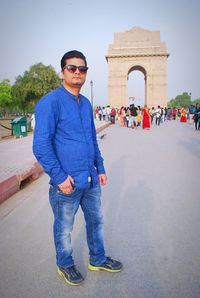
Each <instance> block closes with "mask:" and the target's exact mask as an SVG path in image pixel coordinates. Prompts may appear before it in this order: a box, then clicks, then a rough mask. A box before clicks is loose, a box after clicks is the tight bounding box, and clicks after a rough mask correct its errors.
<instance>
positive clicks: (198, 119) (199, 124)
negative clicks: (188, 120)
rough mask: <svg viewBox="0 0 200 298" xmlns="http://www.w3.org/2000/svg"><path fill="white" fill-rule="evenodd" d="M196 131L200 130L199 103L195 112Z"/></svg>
mask: <svg viewBox="0 0 200 298" xmlns="http://www.w3.org/2000/svg"><path fill="white" fill-rule="evenodd" d="M194 124H195V129H196V130H200V104H199V103H197V104H196V107H195V111H194Z"/></svg>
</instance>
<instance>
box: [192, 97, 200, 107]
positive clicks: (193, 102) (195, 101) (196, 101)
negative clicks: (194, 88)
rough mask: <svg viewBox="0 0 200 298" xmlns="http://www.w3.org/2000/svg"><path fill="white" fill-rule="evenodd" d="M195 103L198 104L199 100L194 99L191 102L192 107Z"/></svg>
mask: <svg viewBox="0 0 200 298" xmlns="http://www.w3.org/2000/svg"><path fill="white" fill-rule="evenodd" d="M197 103H199V104H200V98H197V99H194V100H193V101H192V104H193V105H196V104H197Z"/></svg>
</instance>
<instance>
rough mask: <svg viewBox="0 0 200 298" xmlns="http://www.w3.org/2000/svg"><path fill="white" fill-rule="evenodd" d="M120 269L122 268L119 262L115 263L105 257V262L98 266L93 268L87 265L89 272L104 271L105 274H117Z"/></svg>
mask: <svg viewBox="0 0 200 298" xmlns="http://www.w3.org/2000/svg"><path fill="white" fill-rule="evenodd" d="M122 267H123V265H122V263H120V262H119V261H115V260H113V259H111V258H110V257H107V258H106V261H105V262H104V263H102V264H101V265H99V266H95V265H92V264H89V265H88V269H89V270H92V271H99V270H104V271H107V272H119V271H121V270H122Z"/></svg>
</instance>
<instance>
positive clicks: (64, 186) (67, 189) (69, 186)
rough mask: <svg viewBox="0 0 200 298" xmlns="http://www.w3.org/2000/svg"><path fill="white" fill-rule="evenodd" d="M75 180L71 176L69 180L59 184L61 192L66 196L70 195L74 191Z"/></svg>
mask: <svg viewBox="0 0 200 298" xmlns="http://www.w3.org/2000/svg"><path fill="white" fill-rule="evenodd" d="M73 184H74V179H73V178H72V177H71V176H68V177H67V179H66V180H65V181H64V182H62V183H60V184H58V187H59V188H60V190H61V191H62V192H63V193H65V194H70V193H71V192H72V190H73Z"/></svg>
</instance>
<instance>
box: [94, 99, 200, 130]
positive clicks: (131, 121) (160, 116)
mask: <svg viewBox="0 0 200 298" xmlns="http://www.w3.org/2000/svg"><path fill="white" fill-rule="evenodd" d="M95 118H96V119H97V120H99V121H101V120H104V121H111V122H112V123H113V124H114V123H115V121H116V120H118V121H119V125H120V126H122V127H128V128H132V129H134V128H138V127H142V128H143V129H150V127H151V125H153V124H155V125H158V126H159V125H160V124H161V123H163V122H165V121H166V120H172V119H173V120H176V119H179V121H180V122H189V123H190V124H193V123H194V124H195V129H196V130H200V104H196V105H192V106H190V107H188V108H184V107H181V108H177V107H173V108H167V107H164V108H163V107H161V106H160V105H158V106H157V107H156V108H155V107H152V108H148V107H147V105H144V107H142V108H141V107H140V106H139V105H138V106H136V105H135V104H131V105H130V106H129V107H125V106H122V107H121V108H115V107H112V108H111V107H110V106H109V105H108V106H105V107H101V106H97V107H96V109H95Z"/></svg>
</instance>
